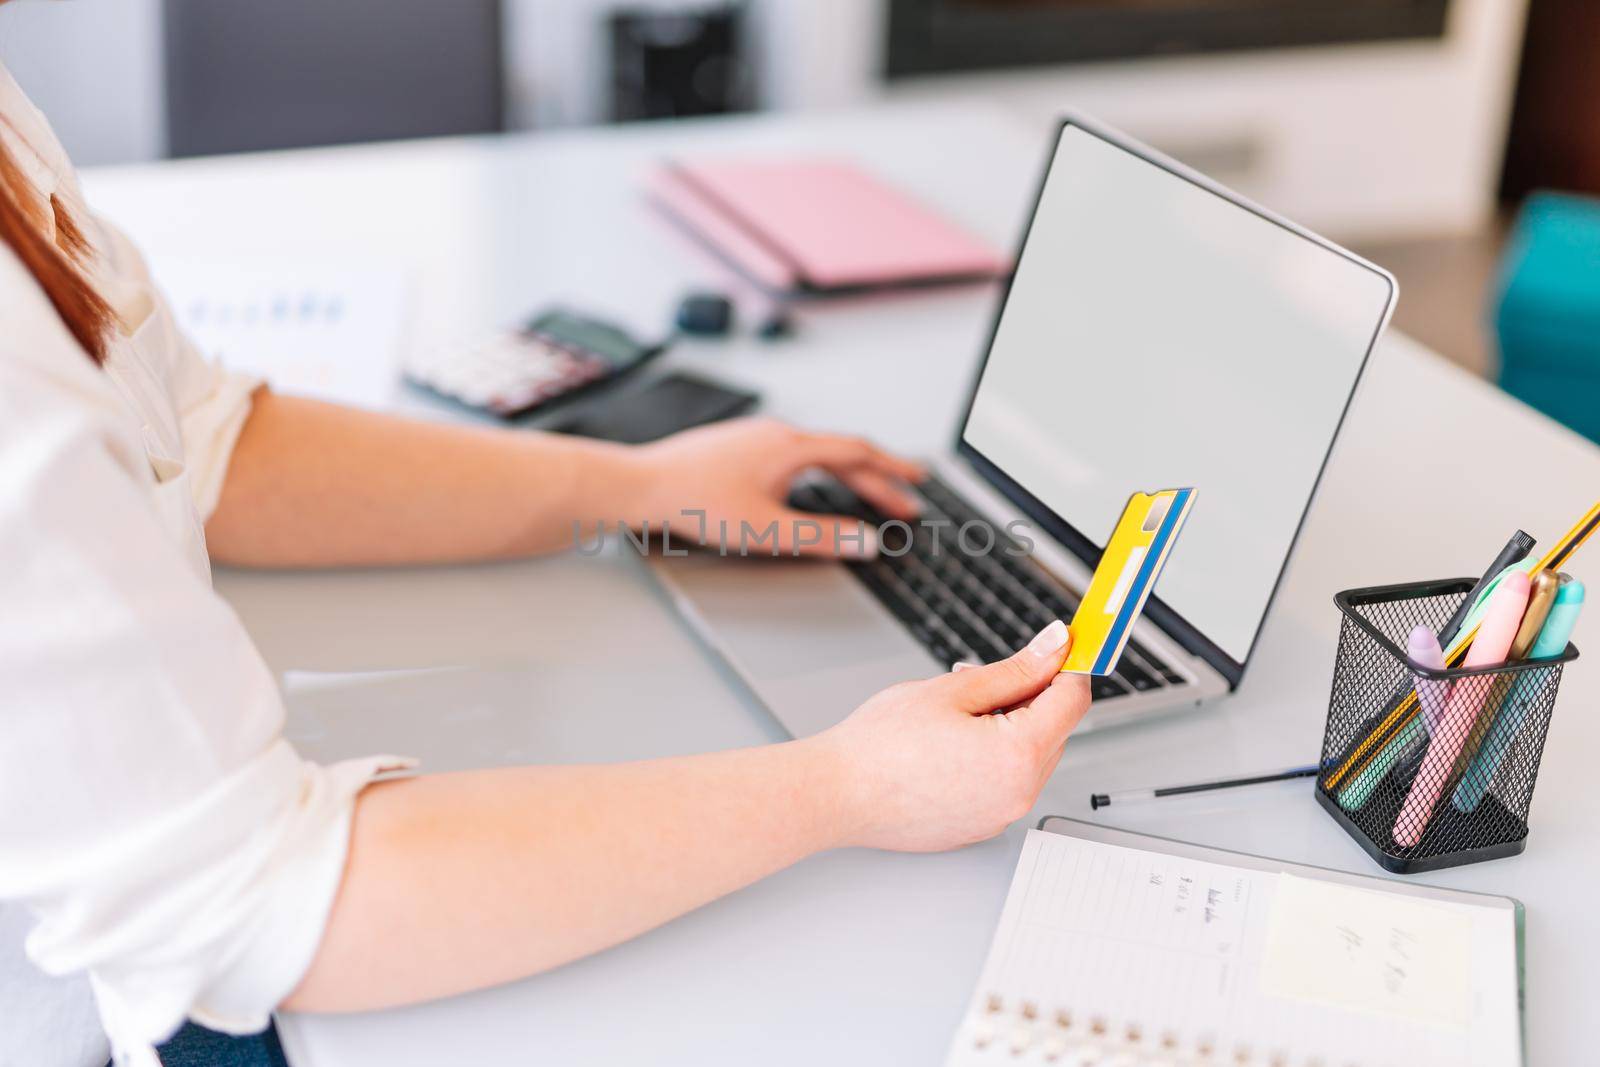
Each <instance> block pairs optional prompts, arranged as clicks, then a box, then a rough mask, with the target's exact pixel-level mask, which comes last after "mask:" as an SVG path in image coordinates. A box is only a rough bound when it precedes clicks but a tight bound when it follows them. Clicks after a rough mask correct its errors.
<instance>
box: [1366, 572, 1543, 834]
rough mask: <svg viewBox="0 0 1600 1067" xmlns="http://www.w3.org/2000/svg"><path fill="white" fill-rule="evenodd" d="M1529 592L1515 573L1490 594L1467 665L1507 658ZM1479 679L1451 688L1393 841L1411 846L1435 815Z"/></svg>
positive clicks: (1471, 715) (1467, 728)
mask: <svg viewBox="0 0 1600 1067" xmlns="http://www.w3.org/2000/svg"><path fill="white" fill-rule="evenodd" d="M1529 591H1530V586H1529V583H1528V576H1527V575H1525V574H1523V573H1522V572H1520V571H1516V572H1513V573H1512V574H1511V575H1510V576H1509V577H1507V578H1506V579H1505V580H1504V581H1502V582H1501V583H1500V587H1499V588H1498V589H1496V590H1495V591H1494V595H1493V596H1491V597H1490V598H1489V610H1488V612H1487V613H1486V614H1485V615H1484V617H1483V623H1482V624H1481V625H1480V626H1479V628H1478V631H1477V637H1476V640H1473V642H1472V645H1471V647H1470V648H1469V649H1468V651H1467V655H1466V659H1465V661H1464V663H1465V665H1466V666H1467V667H1468V668H1469V669H1470V668H1474V667H1487V666H1489V665H1490V664H1494V663H1499V662H1500V661H1502V660H1504V659H1505V658H1506V653H1508V652H1509V651H1511V642H1512V640H1513V639H1515V637H1516V635H1517V629H1518V628H1519V627H1520V625H1521V623H1522V613H1523V611H1524V610H1525V609H1526V608H1527V606H1528V593H1529ZM1477 683H1478V680H1477V679H1473V680H1472V682H1471V683H1467V684H1458V685H1456V686H1455V687H1454V688H1452V689H1451V691H1450V703H1449V705H1448V706H1447V707H1446V708H1445V712H1444V716H1443V717H1442V718H1441V719H1440V721H1439V729H1438V730H1437V731H1435V732H1434V735H1433V738H1432V739H1431V740H1430V741H1429V742H1428V754H1427V755H1426V756H1424V757H1423V760H1422V767H1421V769H1419V770H1418V771H1417V777H1416V780H1415V781H1413V782H1412V783H1411V790H1410V792H1408V793H1407V794H1406V802H1405V804H1404V805H1403V806H1402V807H1401V808H1400V815H1399V817H1398V818H1396V819H1395V822H1394V840H1395V844H1397V845H1399V846H1400V847H1402V848H1410V847H1412V846H1414V845H1416V844H1417V842H1419V841H1421V840H1422V834H1423V832H1424V831H1425V830H1426V829H1427V827H1428V823H1429V820H1430V819H1432V817H1433V807H1434V804H1435V803H1437V802H1438V800H1439V794H1440V793H1442V792H1443V791H1444V786H1445V779H1446V776H1447V775H1448V773H1449V771H1450V768H1451V767H1452V766H1453V765H1454V764H1455V761H1456V757H1457V756H1458V755H1460V754H1461V750H1462V748H1463V746H1464V745H1465V744H1466V742H1467V735H1468V734H1469V733H1470V732H1471V730H1472V726H1473V723H1474V721H1475V720H1476V719H1477V716H1478V712H1479V710H1480V709H1481V708H1482V707H1483V702H1484V697H1485V693H1484V691H1483V687H1482V686H1481V685H1479V684H1477Z"/></svg>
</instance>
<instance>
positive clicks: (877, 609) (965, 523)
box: [651, 116, 1397, 736]
mask: <svg viewBox="0 0 1600 1067" xmlns="http://www.w3.org/2000/svg"><path fill="white" fill-rule="evenodd" d="M1396 293H1397V286H1396V284H1395V281H1394V278H1393V277H1392V276H1391V275H1389V274H1388V273H1387V272H1386V271H1384V270H1382V269H1381V268H1379V267H1376V266H1374V265H1373V264H1371V263H1368V262H1366V261H1365V260H1362V259H1361V258H1359V257H1357V256H1355V255H1353V254H1351V253H1350V252H1347V251H1345V250H1344V249H1341V248H1339V247H1338V246H1336V245H1334V244H1332V243H1331V242H1329V241H1326V240H1324V239H1323V238H1321V237H1318V236H1316V235H1315V234H1312V233H1310V232H1308V231H1307V230H1305V229H1303V228H1301V227H1299V226H1297V225H1295V224H1294V223H1292V222H1289V221H1288V220H1286V219H1283V218H1280V217H1278V216H1276V215H1274V214H1273V213H1271V212H1269V211H1267V210H1265V209H1263V208H1261V207H1258V206H1256V205H1254V204H1252V203H1250V202H1249V201H1247V200H1245V199H1244V198H1243V197H1240V196H1238V195H1237V194H1235V193H1233V192H1231V191H1229V190H1228V189H1225V188H1223V187H1222V186H1220V185H1218V184H1217V183H1215V182H1213V181H1211V180H1209V179H1207V178H1206V177H1204V176H1202V175H1200V174H1197V173H1195V172H1194V171H1192V170H1190V169H1189V168H1187V167H1185V166H1183V165H1182V164H1180V163H1177V162H1176V161H1174V160H1171V159H1168V158H1166V157H1165V156H1163V155H1161V154H1160V153H1157V152H1155V151H1154V150H1152V149H1150V148H1148V147H1146V146H1144V145H1141V144H1139V143H1137V142H1135V141H1133V140H1131V139H1130V138H1128V137H1126V136H1124V135H1122V134H1120V133H1117V132H1115V131H1113V130H1110V129H1108V128H1106V127H1105V126H1102V125H1100V124H1098V123H1095V122H1093V121H1091V120H1089V119H1086V118H1081V117H1077V116H1071V117H1067V118H1065V119H1063V120H1062V122H1061V124H1060V126H1059V128H1058V129H1057V131H1056V135H1055V141H1054V146H1053V150H1052V151H1051V152H1050V153H1049V160H1048V163H1047V165H1046V168H1045V173H1044V177H1043V179H1042V181H1041V182H1040V184H1039V192H1038V196H1037V199H1036V201H1035V204H1034V208H1033V215H1032V218H1031V220H1030V222H1029V224H1028V227H1027V230H1026V234H1025V236H1024V238H1023V242H1022V247H1021V249H1020V250H1019V252H1018V254H1017V259H1016V267H1015V269H1014V271H1013V272H1012V275H1011V277H1010V278H1009V280H1008V283H1007V286H1006V291H1005V293H1004V298H1003V300H1002V301H1001V303H1000V307H999V310H998V312H997V314H996V318H995V322H994V326H993V329H992V331H991V334H990V339H989V343H988V349H987V351H986V352H985V353H983V354H982V358H981V359H980V360H979V361H978V365H977V373H976V375H975V379H974V383H973V385H972V388H971V392H970V396H969V398H968V402H967V405H966V411H965V413H964V415H963V416H962V418H961V419H960V420H959V425H958V426H957V427H956V432H955V435H954V442H953V444H952V445H951V447H950V448H949V449H948V450H947V451H945V452H944V453H943V454H940V455H937V456H934V457H931V458H930V461H929V472H930V473H929V477H928V479H927V481H926V482H925V483H924V484H922V485H919V486H917V487H916V488H917V491H918V493H919V494H920V496H921V498H922V500H923V502H924V512H923V514H922V516H921V517H920V518H919V519H918V520H917V521H916V522H913V523H905V524H899V523H886V522H885V516H882V515H878V514H875V513H874V512H873V510H872V509H871V508H870V507H868V506H867V505H866V504H865V503H864V502H863V501H861V500H859V499H857V498H856V497H855V496H854V495H853V494H851V493H850V492H849V491H848V490H846V489H845V488H844V487H843V486H842V485H841V484H839V483H837V482H833V481H830V480H827V479H825V478H813V479H808V480H807V481H806V482H804V483H803V484H801V485H799V486H797V487H796V489H795V493H794V503H795V504H796V505H797V506H799V507H802V508H806V509H808V510H813V511H818V512H827V513H844V514H848V515H855V516H858V517H860V518H861V519H862V520H864V521H866V522H870V523H874V524H876V525H878V526H879V531H880V533H879V536H880V541H881V544H882V551H881V552H880V554H879V556H878V558H876V559H874V560H871V561H867V562H852V563H842V562H838V563H836V562H831V561H816V562H810V561H807V562H801V561H797V560H792V559H785V560H753V559H727V558H723V557H722V556H721V555H720V554H717V553H712V552H701V553H690V554H688V555H683V556H677V555H674V556H664V555H659V554H658V555H654V556H652V557H651V566H652V567H653V569H654V570H655V572H656V573H657V575H658V576H659V577H660V579H661V580H662V581H663V583H664V584H665V586H666V588H667V590H668V591H669V592H670V594H671V595H672V596H673V598H674V599H675V600H676V602H677V603H678V605H679V606H680V608H681V609H682V610H683V612H684V613H685V615H686V616H687V618H688V619H689V620H690V621H691V623H692V625H693V626H694V628H695V629H696V630H697V631H698V632H699V633H700V634H701V636H702V637H703V638H704V639H705V640H706V641H707V642H708V643H709V644H710V645H711V646H712V648H713V649H715V650H716V651H717V652H719V653H720V654H721V655H722V656H723V657H724V658H725V659H726V660H727V662H728V664H729V665H730V666H731V667H732V669H733V670H734V672H735V673H736V674H737V675H738V676H739V677H740V678H741V679H742V680H743V681H744V682H745V684H747V685H748V686H749V688H750V689H751V690H752V691H753V692H754V693H755V695H756V696H757V697H759V698H760V699H761V700H762V702H764V703H765V704H766V705H767V707H768V708H770V709H771V711H772V713H773V714H774V715H775V716H776V717H777V718H778V720H779V721H780V722H781V723H782V724H783V725H784V726H785V727H786V728H787V729H788V730H789V731H791V732H792V733H793V734H795V735H796V736H804V735H808V734H813V733H816V732H817V731H819V730H822V729H825V728H826V727H828V726H831V725H832V724H834V723H835V722H838V721H839V720H840V719H842V718H844V717H845V716H846V715H848V714H849V713H850V711H851V710H852V709H854V708H855V707H856V706H857V705H858V704H860V703H861V702H862V701H863V700H865V699H866V698H867V697H869V696H870V695H872V694H873V693H875V692H877V691H878V690H880V689H882V688H884V687H885V686H888V685H891V684H893V683H895V682H898V681H903V680H906V679H911V678H921V677H927V676H929V675H931V674H935V673H938V672H943V671H947V670H949V669H950V666H951V664H952V662H954V661H957V660H967V661H984V662H990V661H994V660H996V659H1000V658H1002V657H1004V656H1007V655H1009V654H1011V653H1012V652H1013V651H1015V650H1016V649H1018V648H1020V647H1022V646H1023V645H1024V644H1026V643H1027V641H1028V639H1029V638H1030V637H1032V636H1033V634H1034V633H1036V632H1037V631H1038V630H1039V629H1041V628H1042V627H1043V626H1045V625H1046V624H1048V623H1049V622H1050V621H1051V620H1052V619H1056V618H1061V619H1066V620H1069V621H1070V620H1071V618H1072V615H1073V612H1074V611H1075V609H1076V607H1077V604H1078V600H1079V598H1080V597H1081V595H1082V592H1083V590H1084V589H1085V588H1086V587H1087V585H1088V581H1089V577H1090V575H1091V573H1092V572H1093V569H1094V566H1095V563H1096V562H1097V561H1098V559H1099V555H1100V552H1101V548H1102V546H1103V544H1104V540H1105V538H1107V537H1108V536H1109V535H1110V533H1111V530H1112V527H1113V525H1114V524H1115V522H1116V519H1117V517H1118V515H1119V514H1120V513H1121V510H1122V508H1123V505H1124V504H1125V503H1126V502H1127V499H1128V497H1129V495H1130V494H1131V493H1133V492H1134V491H1136V490H1143V491H1150V490H1156V489H1164V488H1171V487H1175V486H1193V487H1194V488H1195V490H1196V500H1195V504H1194V506H1193V510H1192V512H1191V514H1190V516H1189V520H1188V523H1187V525H1186V527H1185V529H1184V533H1183V536H1182V538H1181V539H1180V540H1179V541H1178V543H1177V545H1176V546H1175V547H1174V548H1173V550H1172V553H1171V556H1170V558H1169V560H1168V563H1167V566H1166V569H1165V571H1164V572H1163V574H1162V577H1161V579H1160V582H1159V584H1158V585H1157V587H1156V589H1155V592H1154V594H1153V595H1152V596H1151V597H1150V600H1149V601H1148V603H1147V606H1146V609H1145V612H1144V616H1143V617H1142V618H1141V619H1140V620H1139V622H1138V624H1137V626H1136V628H1135V630H1134V632H1133V635H1132V638H1131V640H1130V641H1129V643H1128V646H1127V649H1126V651H1125V652H1124V654H1123V656H1122V659H1121V661H1120V663H1119V664H1118V666H1117V668H1116V670H1115V672H1114V673H1113V674H1110V675H1107V676H1104V677H1100V678H1096V679H1095V680H1094V682H1093V685H1092V688H1093V692H1094V704H1093V707H1092V708H1091V711H1090V713H1089V715H1088V716H1087V717H1086V718H1085V720H1084V723H1083V725H1082V726H1080V727H1079V729H1080V730H1085V729H1096V728H1102V727H1105V726H1109V725H1112V724H1116V723H1124V722H1131V721H1136V720H1138V719H1142V718H1145V717H1147V716H1150V715H1155V714H1159V713H1171V712H1176V711H1183V710H1186V709H1193V708H1195V707H1197V706H1199V705H1201V704H1203V703H1205V702H1207V701H1210V700H1213V699H1216V698H1219V697H1222V696H1225V695H1227V694H1228V693H1230V692H1232V691H1233V690H1234V689H1235V688H1236V687H1237V686H1238V685H1239V682H1240V680H1241V679H1242V678H1243V677H1244V673H1245V669H1246V667H1247V666H1248V665H1249V663H1250V657H1251V653H1252V651H1253V650H1254V648H1255V646H1256V643H1257V640H1258V638H1259V635H1260V632H1261V628H1262V624H1263V622H1264V620H1265V619H1266V615H1267V610H1268V608H1269V606H1270V605H1271V603H1272V599H1273V596H1274V594H1275V592H1276V590H1277V587H1278V584H1279V581H1280V579H1281V577H1282V574H1283V571H1284V568H1285V566H1286V565H1287V563H1288V559H1289V554H1290V552H1291V550H1292V549H1293V547H1294V543H1295V539H1296V538H1297V536H1298V535H1299V531H1300V527H1301V525H1302V523H1303V521H1304V518H1305V514H1306V511H1307V510H1308V509H1309V507H1310V504H1311V499H1312V496H1313V494H1314V492H1315V490H1316V487H1317V483H1318V481H1319V480H1320V478H1321V475H1322V471H1323V468H1324V466H1325V465H1326V462H1327V458H1328V455H1329V453H1330V451H1331V449H1332V447H1333V442H1334V439H1335V438H1336V436H1337V435H1338V432H1339V427H1340V424H1341V423H1342V421H1343V420H1344V416H1345V412H1346V411H1347V410H1348V407H1349V404H1350V400H1351V397H1352V395H1353V393H1354V390H1355V387H1356V383H1357V381H1358V380H1359V379H1360V376H1361V372H1362V369H1363V368H1364V367H1365V365H1366V361H1367V359H1368V357H1369V355H1370V354H1371V352H1372V349H1373V346H1374V345H1375V344H1376V342H1377V339H1378V337H1379V335H1380V334H1381V333H1382V331H1383V328H1384V326H1385V325H1386V324H1387V322H1388V320H1389V316H1390V313H1391V311H1392V310H1393V307H1394V302H1395V297H1396ZM963 532H964V533H963Z"/></svg>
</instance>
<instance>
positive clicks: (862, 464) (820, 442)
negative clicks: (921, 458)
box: [800, 433, 927, 482]
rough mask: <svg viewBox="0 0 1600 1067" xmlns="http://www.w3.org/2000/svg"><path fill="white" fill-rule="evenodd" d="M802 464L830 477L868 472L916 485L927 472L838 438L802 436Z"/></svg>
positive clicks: (857, 440)
mask: <svg viewBox="0 0 1600 1067" xmlns="http://www.w3.org/2000/svg"><path fill="white" fill-rule="evenodd" d="M800 439H801V441H802V443H803V444H804V451H805V462H806V463H808V464H813V465H815V466H818V467H823V468H825V469H826V470H828V471H831V472H832V473H834V474H837V475H840V476H841V477H842V476H844V475H848V474H851V473H855V472H861V471H869V472H873V473H876V474H879V475H884V476H887V477H890V478H899V479H900V480H901V481H906V482H920V481H921V480H922V479H923V478H924V477H925V476H926V475H927V472H926V471H925V470H923V468H922V465H921V464H919V463H913V462H911V461H910V460H909V459H901V458H900V457H899V456H895V455H891V454H889V453H888V452H885V451H883V450H882V449H881V448H879V447H878V446H877V445H875V444H873V443H872V442H871V441H868V440H867V439H866V438H863V437H844V436H841V435H838V434H826V433H802V434H801V435H800Z"/></svg>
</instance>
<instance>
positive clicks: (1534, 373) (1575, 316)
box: [1494, 193, 1600, 442]
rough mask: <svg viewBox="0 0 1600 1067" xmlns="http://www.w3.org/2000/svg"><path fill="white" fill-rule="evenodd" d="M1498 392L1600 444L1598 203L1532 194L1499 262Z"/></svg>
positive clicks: (1497, 322)
mask: <svg viewBox="0 0 1600 1067" xmlns="http://www.w3.org/2000/svg"><path fill="white" fill-rule="evenodd" d="M1494 324H1495V332H1496V334H1497V335H1498V338H1499V344H1500V386H1501V388H1503V389H1504V390H1505V391H1506V392H1508V393H1510V394H1511V395H1512V396H1515V397H1516V398H1517V399H1519V400H1521V401H1523V402H1524V403H1526V404H1529V405H1531V406H1532V407H1535V408H1537V409H1538V410H1540V411H1542V412H1544V413H1545V414H1546V415H1549V416H1550V417H1551V418H1553V419H1557V420H1559V421H1561V422H1563V423H1565V424H1566V425H1568V426H1570V427H1572V429H1574V430H1576V431H1578V432H1579V433H1581V434H1584V435H1585V436H1587V437H1588V438H1589V439H1591V440H1593V441H1596V442H1600V200H1592V199H1588V198H1586V197H1579V196H1568V195H1563V194H1558V193H1536V194H1534V195H1533V196H1530V197H1529V198H1528V200H1527V202H1526V203H1525V204H1524V205H1523V208H1522V211H1521V213H1520V214H1519V215H1518V216H1517V224H1516V227H1515V229H1514V230H1513V231H1512V234H1511V240H1510V242H1509V244H1508V245H1507V248H1506V253H1505V258H1504V260H1503V261H1502V264H1501V274H1500V295H1499V300H1498V302H1497V305H1496V307H1495V321H1494Z"/></svg>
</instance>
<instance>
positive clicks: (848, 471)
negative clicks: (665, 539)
mask: <svg viewBox="0 0 1600 1067" xmlns="http://www.w3.org/2000/svg"><path fill="white" fill-rule="evenodd" d="M636 458H637V466H636V470H637V473H638V474H639V475H641V488H640V490H639V495H638V498H637V504H636V507H635V508H634V511H635V512H636V513H637V514H638V518H639V521H641V522H642V521H649V523H650V525H651V528H652V529H659V528H660V524H661V523H662V522H663V521H667V522H670V523H671V524H672V526H671V528H672V536H673V538H674V539H675V540H678V541H680V542H689V541H694V540H701V541H704V542H705V543H708V544H711V545H717V544H718V543H719V542H721V541H723V540H724V539H725V543H726V549H727V552H728V554H729V555H744V554H749V555H765V556H772V555H784V556H788V555H795V554H799V555H806V556H847V557H859V556H863V555H866V556H871V555H875V554H876V552H877V538H876V531H875V530H873V529H871V528H870V527H867V528H865V529H863V527H862V524H861V522H860V521H859V520H857V519H854V518H848V517H845V516H834V515H812V514H809V513H806V512H801V511H796V510H794V509H793V508H790V507H789V506H788V503H787V498H788V495H789V487H790V486H791V485H792V484H793V482H794V480H795V478H796V476H798V475H799V474H800V473H801V472H802V471H804V470H807V469H808V468H813V467H815V468H820V469H821V470H825V471H827V472H828V473H829V474H831V475H833V476H834V477H836V478H838V479H839V480H840V481H841V482H843V483H844V484H845V485H846V486H848V487H849V488H850V489H851V490H853V491H854V492H855V493H856V495H858V496H860V497H861V498H862V499H863V500H865V501H866V502H867V503H869V504H871V505H872V506H873V507H875V508H877V509H878V510H879V511H882V512H884V513H885V514H887V515H889V516H890V517H892V518H899V519H910V518H914V517H915V516H916V514H917V501H916V498H915V497H913V496H912V495H911V494H910V493H908V492H907V491H906V489H905V487H904V483H906V482H915V481H920V480H921V479H922V477H923V474H924V472H923V469H922V468H921V467H920V466H919V465H917V464H915V463H912V462H911V461H909V460H904V459H900V458H898V457H896V456H893V455H890V454H889V453H887V452H884V451H883V450H882V449H880V448H878V447H877V446H876V445H874V444H872V443H871V442H870V441H867V440H865V439H863V438H860V437H845V436H840V435H838V434H826V433H808V432H806V431H804V430H799V429H796V428H795V427H793V426H788V425H785V424H784V423H781V422H778V421H776V420H773V419H764V418H753V419H734V420H730V421H728V422H722V423H717V424H715V425H712V426H702V427H700V428H698V429H694V430H686V431H684V432H682V433H677V434H673V435H672V436H671V437H668V438H666V439H664V440H662V441H658V442H655V443H654V444H649V445H643V446H640V447H639V448H638V449H637V451H636ZM702 524H703V525H702ZM836 524H837V525H836ZM724 531H725V532H724ZM837 533H842V534H843V536H842V537H841V536H837Z"/></svg>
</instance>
